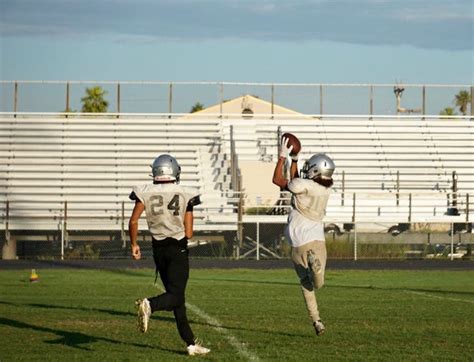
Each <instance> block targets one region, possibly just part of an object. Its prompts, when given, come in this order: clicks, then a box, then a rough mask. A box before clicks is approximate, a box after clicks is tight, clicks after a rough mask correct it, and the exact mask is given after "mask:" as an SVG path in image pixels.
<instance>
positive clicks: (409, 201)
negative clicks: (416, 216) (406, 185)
mask: <svg viewBox="0 0 474 362" xmlns="http://www.w3.org/2000/svg"><path fill="white" fill-rule="evenodd" d="M411 213H412V205H411V192H410V194H408V223H411Z"/></svg>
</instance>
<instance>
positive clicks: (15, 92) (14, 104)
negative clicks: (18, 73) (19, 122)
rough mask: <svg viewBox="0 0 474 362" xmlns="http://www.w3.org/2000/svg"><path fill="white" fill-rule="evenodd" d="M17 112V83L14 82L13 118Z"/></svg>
mask: <svg viewBox="0 0 474 362" xmlns="http://www.w3.org/2000/svg"><path fill="white" fill-rule="evenodd" d="M17 110H18V82H15V86H14V89H13V112H14V113H15V114H14V115H13V117H16V112H17Z"/></svg>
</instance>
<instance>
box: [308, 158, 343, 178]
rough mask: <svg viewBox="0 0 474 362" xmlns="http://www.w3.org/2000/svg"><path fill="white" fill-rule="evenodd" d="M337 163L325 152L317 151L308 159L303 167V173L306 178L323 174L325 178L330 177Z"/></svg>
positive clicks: (322, 176)
mask: <svg viewBox="0 0 474 362" xmlns="http://www.w3.org/2000/svg"><path fill="white" fill-rule="evenodd" d="M335 169H336V165H335V164H334V161H333V160H332V159H331V158H330V157H329V156H327V155H325V154H324V153H317V154H315V155H313V156H311V158H310V159H309V160H308V161H306V162H305V163H304V165H303V168H302V169H301V174H302V175H303V177H304V178H309V179H313V178H315V177H317V176H321V178H323V179H330V178H331V177H332V174H333V173H334V170H335Z"/></svg>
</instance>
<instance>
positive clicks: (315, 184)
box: [273, 137, 336, 336]
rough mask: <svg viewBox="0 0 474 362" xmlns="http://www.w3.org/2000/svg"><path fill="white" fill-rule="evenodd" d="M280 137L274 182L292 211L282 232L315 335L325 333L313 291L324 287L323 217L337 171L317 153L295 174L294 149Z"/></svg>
mask: <svg viewBox="0 0 474 362" xmlns="http://www.w3.org/2000/svg"><path fill="white" fill-rule="evenodd" d="M288 141H289V140H288V139H287V138H285V137H283V138H282V140H281V143H280V149H279V158H278V162H277V164H276V166H275V170H274V173H273V183H274V184H275V185H277V186H279V187H280V189H283V190H287V191H289V192H290V193H291V205H292V210H291V212H290V214H289V215H288V224H287V227H286V229H285V234H286V238H287V239H288V241H289V243H290V245H291V259H292V261H293V265H294V267H295V270H296V273H297V275H298V277H299V280H300V284H301V290H302V291H303V297H304V300H305V303H306V307H307V309H308V312H309V316H310V318H311V320H312V322H313V327H314V330H315V332H316V335H318V336H320V335H322V334H323V333H324V331H325V327H324V324H323V323H322V322H321V318H320V315H319V310H318V304H317V302H316V294H315V290H316V289H320V288H321V287H322V286H323V284H324V272H325V268H326V259H327V253H326V241H325V237H324V224H323V221H322V220H323V217H324V214H325V211H326V206H327V203H328V200H329V195H330V193H331V187H332V185H333V179H332V174H333V172H334V169H335V168H336V166H335V164H334V162H333V161H332V160H331V158H329V157H328V156H327V155H325V154H322V153H319V154H315V155H313V156H312V157H311V158H310V159H309V160H307V161H306V162H305V164H304V166H303V168H302V169H301V173H302V177H301V178H300V177H299V175H298V154H294V153H292V149H293V146H292V145H290V144H289V142H288ZM288 156H290V158H291V166H290V180H287V179H286V178H285V177H284V176H283V166H284V164H285V163H286V160H287V158H288Z"/></svg>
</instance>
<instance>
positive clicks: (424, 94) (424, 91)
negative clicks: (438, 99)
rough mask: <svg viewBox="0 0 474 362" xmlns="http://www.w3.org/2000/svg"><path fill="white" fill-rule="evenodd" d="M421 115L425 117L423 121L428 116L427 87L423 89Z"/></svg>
mask: <svg viewBox="0 0 474 362" xmlns="http://www.w3.org/2000/svg"><path fill="white" fill-rule="evenodd" d="M421 102H422V103H421V114H422V115H423V117H422V118H421V119H423V120H424V119H425V117H424V116H425V115H426V86H425V85H424V86H423V88H422V99H421Z"/></svg>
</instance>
